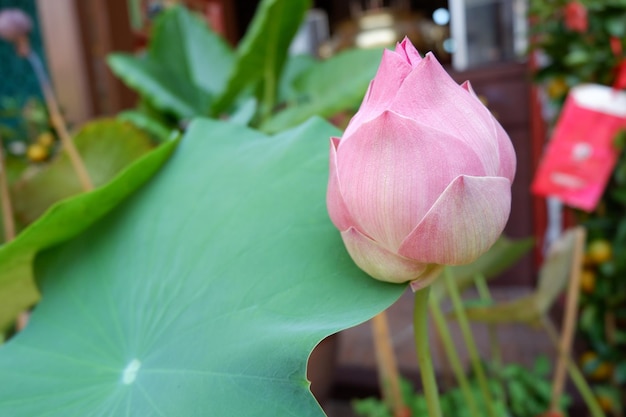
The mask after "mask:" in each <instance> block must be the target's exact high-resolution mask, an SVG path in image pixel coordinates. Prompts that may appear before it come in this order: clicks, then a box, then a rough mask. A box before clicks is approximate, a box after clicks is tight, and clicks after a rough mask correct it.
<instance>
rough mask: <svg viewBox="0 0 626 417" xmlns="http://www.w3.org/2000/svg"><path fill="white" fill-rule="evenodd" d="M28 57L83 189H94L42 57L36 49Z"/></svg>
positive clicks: (55, 126) (52, 121) (54, 124)
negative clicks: (60, 108) (40, 57)
mask: <svg viewBox="0 0 626 417" xmlns="http://www.w3.org/2000/svg"><path fill="white" fill-rule="evenodd" d="M26 59H27V60H28V62H29V63H30V65H31V66H32V67H33V71H34V72H35V75H36V76H37V81H39V86H40V87H41V91H42V92H43V96H44V100H45V101H46V106H47V107H48V113H49V114H50V122H51V123H52V126H54V129H55V130H56V131H57V133H58V134H59V138H60V139H61V144H62V145H63V149H65V151H66V152H67V155H68V157H69V158H70V161H71V163H72V167H73V168H74V171H75V172H76V175H77V177H78V180H79V181H80V184H81V186H82V188H83V191H91V190H93V188H94V187H93V182H92V181H91V178H90V177H89V173H88V172H87V168H86V167H85V163H84V162H83V160H82V158H81V157H80V154H79V153H78V151H77V150H76V146H74V142H73V141H72V138H71V137H70V134H69V132H68V131H67V126H66V125H65V120H64V119H63V116H62V115H61V111H60V110H59V105H58V103H57V100H56V97H55V96H54V92H53V91H52V86H51V85H50V81H49V79H48V76H47V75H46V72H45V70H44V68H43V65H42V64H41V59H39V55H37V53H36V52H35V51H33V50H30V51H29V52H28V54H27V55H26Z"/></svg>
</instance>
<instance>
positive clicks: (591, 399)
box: [542, 317, 606, 417]
mask: <svg viewBox="0 0 626 417" xmlns="http://www.w3.org/2000/svg"><path fill="white" fill-rule="evenodd" d="M542 324H543V328H544V329H545V330H546V333H548V337H549V338H550V341H551V342H552V344H553V345H554V346H555V348H556V349H557V350H559V349H560V347H559V336H558V333H557V331H556V329H555V327H554V324H553V323H552V321H550V319H549V318H547V317H544V318H543V320H542ZM567 370H568V372H569V376H570V378H571V379H572V382H573V383H574V385H575V386H576V389H577V390H578V392H579V393H580V396H581V397H582V399H583V401H584V402H585V405H586V406H587V408H588V409H589V412H590V413H591V415H592V417H606V415H605V414H604V411H602V407H600V404H598V400H597V399H596V396H595V395H594V394H593V391H592V389H591V387H590V386H589V384H587V380H586V379H585V377H584V376H583V374H582V372H581V371H580V369H578V366H576V364H575V363H574V361H572V359H571V358H570V357H569V355H568V358H567Z"/></svg>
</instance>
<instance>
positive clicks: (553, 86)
mask: <svg viewBox="0 0 626 417" xmlns="http://www.w3.org/2000/svg"><path fill="white" fill-rule="evenodd" d="M568 88H569V86H568V85H567V83H566V82H565V79H563V78H562V77H559V78H553V79H551V80H550V82H548V85H547V86H546V92H547V93H548V97H550V98H551V99H556V98H560V97H563V96H564V95H565V94H566V93H567V90H568Z"/></svg>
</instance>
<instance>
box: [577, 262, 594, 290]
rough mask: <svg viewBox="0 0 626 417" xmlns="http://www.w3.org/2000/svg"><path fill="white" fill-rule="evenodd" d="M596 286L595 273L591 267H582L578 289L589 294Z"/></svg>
mask: <svg viewBox="0 0 626 417" xmlns="http://www.w3.org/2000/svg"><path fill="white" fill-rule="evenodd" d="M595 288H596V273H595V272H594V271H592V270H591V269H586V268H585V269H583V271H582V273H581V275H580V289H581V290H582V291H583V292H585V293H587V294H591V293H592V292H593V290H595Z"/></svg>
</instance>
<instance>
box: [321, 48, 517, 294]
mask: <svg viewBox="0 0 626 417" xmlns="http://www.w3.org/2000/svg"><path fill="white" fill-rule="evenodd" d="M515 165H516V162H515V151H514V149H513V145H512V144H511V142H510V139H509V137H508V135H507V134H506V132H505V131H504V130H503V129H502V126H500V124H499V123H498V122H497V120H496V119H495V118H494V117H493V115H492V114H491V112H490V111H489V110H488V109H487V108H486V107H485V106H484V105H483V104H482V103H481V101H480V99H479V98H478V97H477V96H476V93H475V92H474V90H473V89H472V86H471V85H470V83H469V82H466V83H464V84H463V85H461V86H459V85H457V84H456V83H455V82H454V81H453V80H452V78H450V76H449V75H448V74H447V73H446V71H445V70H444V69H443V68H442V67H441V65H440V64H439V63H438V62H437V60H436V59H435V57H434V56H433V55H432V54H427V55H426V57H424V58H421V57H420V55H419V53H418V52H417V50H416V49H415V48H414V47H413V45H412V44H411V42H410V41H409V40H408V39H405V40H403V41H402V42H401V43H399V44H398V45H397V46H396V49H395V51H386V52H385V53H384V54H383V59H382V62H381V65H380V68H379V70H378V72H377V74H376V78H375V79H374V80H373V81H372V82H371V83H370V87H369V89H368V92H367V94H366V96H365V99H364V101H363V103H362V104H361V108H360V109H359V111H358V112H357V113H356V115H355V116H354V117H353V118H352V120H351V121H350V124H349V125H348V128H347V129H346V131H345V133H344V135H343V137H342V138H341V139H337V138H333V139H332V141H331V150H330V177H329V182H328V194H327V205H328V211H329V214H330V217H331V219H332V221H333V223H334V224H335V225H336V226H337V228H338V229H339V230H340V231H341V233H342V237H343V240H344V243H345V245H346V248H347V249H348V252H349V253H350V255H351V256H352V258H353V260H354V261H355V263H356V264H357V265H358V266H359V267H361V269H363V270H364V271H365V272H367V273H369V274H370V275H371V276H372V277H374V278H377V279H380V280H383V281H390V282H405V281H409V282H411V288H413V290H419V289H420V288H422V287H424V286H426V285H428V284H429V283H430V282H431V281H432V280H433V279H435V278H436V277H437V276H438V275H439V272H440V271H441V269H442V268H443V265H458V264H463V263H469V262H472V261H473V260H475V259H476V258H477V257H478V256H480V255H481V254H483V253H484V252H485V251H486V250H488V249H489V247H490V246H491V245H492V244H493V243H495V241H496V240H497V238H498V236H499V235H500V233H502V230H503V229H504V226H505V224H506V221H507V219H508V216H509V213H510V209H511V184H512V182H513V177H514V175H515Z"/></svg>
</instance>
